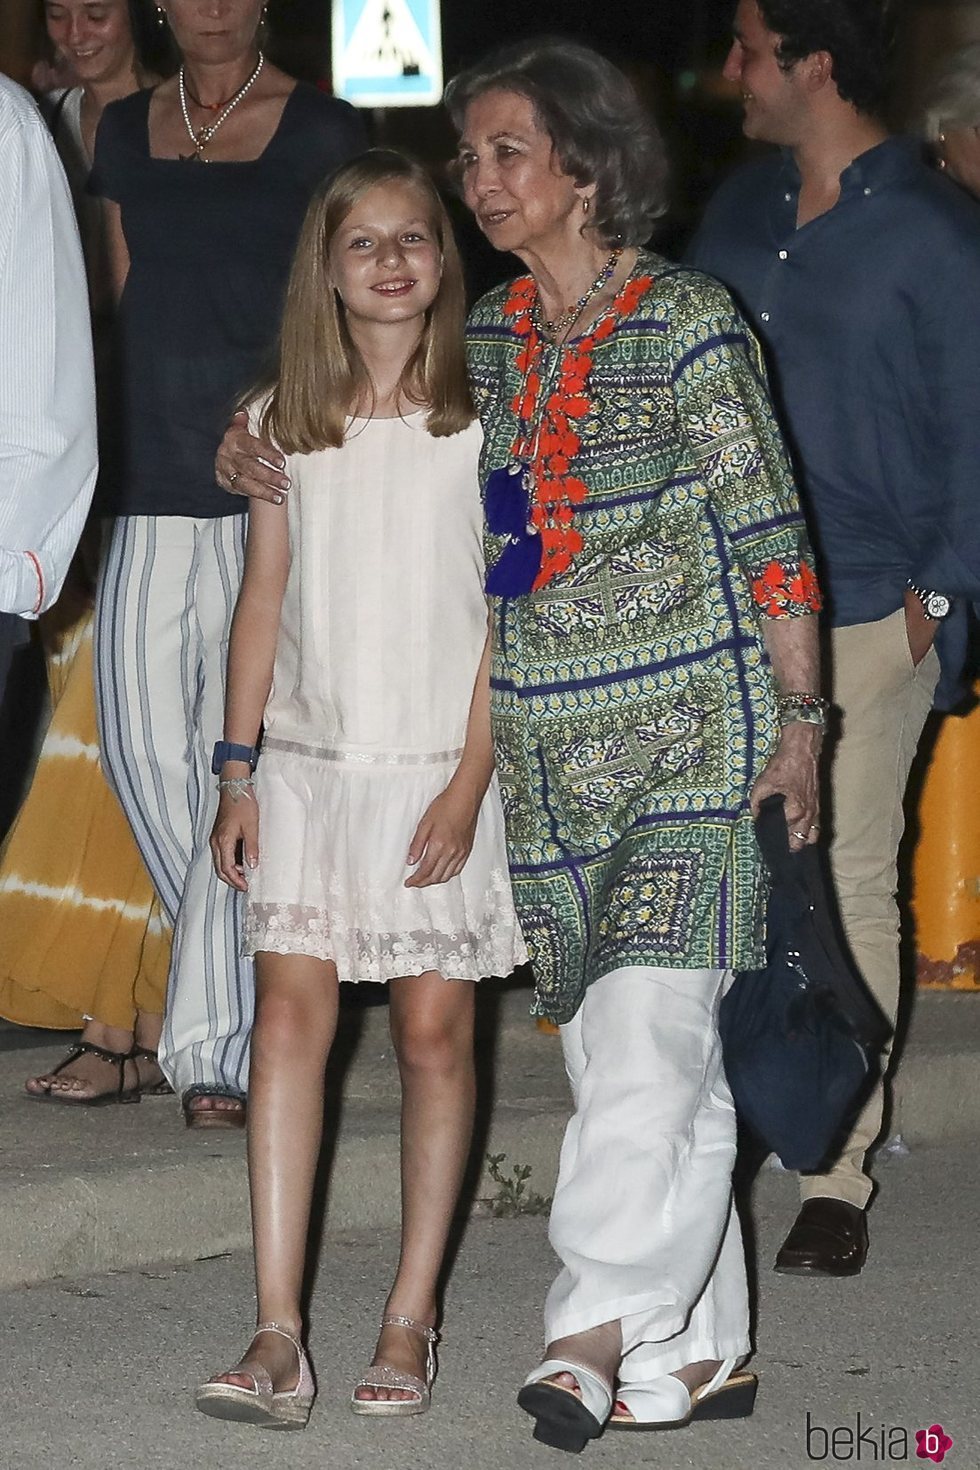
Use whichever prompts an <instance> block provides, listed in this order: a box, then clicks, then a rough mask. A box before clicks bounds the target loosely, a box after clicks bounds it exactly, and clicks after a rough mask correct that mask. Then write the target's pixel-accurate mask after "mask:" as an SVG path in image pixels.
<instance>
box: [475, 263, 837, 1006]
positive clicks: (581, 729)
mask: <svg viewBox="0 0 980 1470" xmlns="http://www.w3.org/2000/svg"><path fill="white" fill-rule="evenodd" d="M638 275H650V276H652V277H653V282H652V284H651V285H650V286H649V288H648V289H647V291H646V292H645V294H644V295H642V296H641V297H640V300H639V304H638V305H637V307H636V308H635V310H633V311H631V312H629V314H628V315H627V316H626V317H624V318H622V319H621V320H620V321H619V322H618V324H617V326H616V329H615V331H614V332H612V334H611V335H610V336H608V337H607V338H606V339H605V340H604V341H602V342H600V343H599V344H597V346H596V348H595V349H594V354H593V362H594V365H593V367H592V370H591V373H590V375H589V378H588V390H587V391H588V396H589V398H590V400H591V409H590V411H589V413H588V414H587V415H586V416H585V417H584V418H583V419H581V420H580V421H579V422H578V423H577V425H576V429H577V432H578V434H579V436H580V438H581V447H580V450H579V453H578V454H577V456H576V458H575V460H574V463H573V465H572V472H573V473H574V474H575V475H576V476H578V477H579V478H580V479H581V480H583V481H584V482H585V485H586V486H587V496H586V499H585V500H584V501H583V502H582V503H581V504H580V505H578V506H577V507H576V509H575V525H576V527H577V528H578V529H579V530H580V531H581V533H582V536H583V538H584V548H583V550H582V551H580V552H579V553H578V555H577V556H576V557H575V559H574V561H573V564H572V566H571V568H570V569H569V570H568V571H567V572H564V573H562V574H560V575H559V576H557V577H556V578H555V579H554V580H552V581H550V582H549V583H548V584H547V585H546V586H544V587H543V588H541V589H540V590H539V591H536V592H531V593H529V594H528V595H527V596H523V597H516V598H508V599H493V613H494V649H493V663H492V670H491V711H492V722H493V735H494V748H495V754H496V761H497V772H498V776H499V780H500V785H501V791H502V795H503V800H504V811H505V816H506V822H507V838H508V847H509V858H510V864H511V875H512V878H513V883H514V892H515V897H516V901H517V907H518V912H519V914H520V918H521V923H522V926H523V929H524V935H525V938H526V940H527V942H528V946H529V948H530V950H531V954H532V958H533V962H534V970H535V975H536V978H537V991H536V998H535V1010H536V1011H537V1012H538V1013H539V1014H544V1015H547V1016H550V1017H552V1018H553V1019H554V1020H556V1021H558V1022H565V1021H567V1020H569V1019H570V1018H571V1017H572V1016H573V1015H574V1013H575V1011H576V1010H577V1009H578V1006H579V1005H580V1003H581V1000H582V997H583V994H584V992H585V988H586V986H588V985H589V984H590V983H591V982H592V981H593V980H595V979H598V978H599V977H600V976H602V975H604V974H607V973H608V972H609V971H611V970H614V969H616V968H618V967H619V966H623V965H650V966H656V967H663V968H679V969H685V968H687V969H691V968H702V967H711V968H729V967H731V968H748V967H751V966H755V965H757V964H759V963H760V962H761V961H762V959H763V951H764V917H763V913H764V900H765V882H764V878H763V873H762V868H761V858H760V855H759V852H758V849H757V847H756V843H755V838H754V834H753V828H752V818H751V814H750V811H749V794H750V791H751V789H752V786H753V784H754V782H755V780H756V779H757V777H758V776H759V774H760V773H761V771H762V769H763V767H764V766H765V764H766V762H767V761H768V759H769V757H770V756H771V754H772V752H773V750H774V748H775V745H776V742H777V740H778V736H779V725H778V719H777V712H776V698H775V685H774V681H773V676H772V671H771V668H770V665H769V661H768V658H767V656H766V653H765V650H764V646H763V642H762V634H761V627H762V618H763V617H764V616H766V615H772V616H776V615H782V616H786V615H790V614H793V613H806V612H809V611H812V610H813V607H814V605H815V586H814V584H812V580H811V579H810V575H809V572H808V569H807V562H808V559H809V555H810V553H809V548H808V545H807V540H806V532H805V529H804V525H803V520H802V516H801V513H800V507H799V503H798V500H797V495H796V491H795V489H794V485H793V481H792V478H791V475H790V471H789V467H788V464H787V460H786V455H785V452H784V449H783V445H782V442H781V439H780V436H779V431H778V429H777V426H776V423H775V420H774V417H773V412H772V408H771V406H770V402H769V397H768V393H767V390H766V384H765V378H764V372H763V368H762V363H761V356H760V353H759V349H758V346H757V344H756V342H755V340H754V338H753V337H752V336H751V333H750V332H749V329H748V328H747V327H746V325H745V324H744V322H743V321H742V319H741V317H740V316H739V315H738V313H737V311H736V309H735V307H734V306H733V304H732V301H731V298H730V296H729V295H728V293H727V292H726V291H725V290H724V288H723V287H721V286H719V285H718V284H717V283H716V282H715V281H713V280H711V279H709V278H708V277H705V276H701V275H699V274H697V273H695V272H692V271H689V270H683V269H679V268H677V267H674V266H672V265H670V264H669V263H668V262H667V261H665V260H663V259H661V258H660V257H658V256H656V255H651V254H649V253H646V252H643V253H641V255H640V258H639V260H638V262H637V265H636V267H635V269H634V272H633V277H634V279H635V278H636V277H637V276H638ZM511 289H512V288H511V287H509V286H503V287H501V288H498V289H497V290H496V291H493V292H491V293H490V294H489V295H488V296H485V297H484V298H483V299H482V301H480V302H479V303H478V304H477V306H476V307H475V309H474V310H473V312H472V314H471V317H470V322H469V328H468V343H469V347H468V354H469V364H470V372H471V377H472V381H473V385H474V391H475V393H476V397H477V404H478V408H479V411H480V416H481V419H482V421H483V427H484V433H485V442H484V449H483V459H482V463H481V477H482V479H483V481H484V482H485V480H486V477H487V475H488V474H489V473H490V471H491V470H493V469H495V468H497V467H499V466H501V465H504V464H506V463H507V461H508V458H509V455H510V450H511V445H512V442H513V440H514V437H515V428H516V415H515V410H514V399H515V395H516V394H517V393H518V390H519V388H520V384H521V374H520V373H519V371H518V369H517V367H516V365H515V359H516V357H517V355H518V352H519V351H520V349H521V347H522V345H523V343H522V341H521V340H520V339H519V338H518V337H517V335H516V334H515V331H514V326H513V319H512V317H508V316H507V315H505V313H504V304H505V302H506V301H507V299H508V296H509V294H510V291H511ZM555 350H556V349H554V348H550V347H549V348H548V349H547V351H548V352H554V351H555ZM542 372H543V375H544V374H546V372H547V367H546V366H545V367H544V368H543V370H542ZM503 545H504V542H503V541H502V540H500V539H498V538H496V537H493V536H490V535H489V534H488V537H487V562H488V565H492V564H493V563H494V562H495V560H496V559H497V558H498V557H499V556H500V554H501V550H502V548H503ZM801 570H802V585H803V586H804V589H806V588H808V587H812V588H814V591H813V593H812V594H811V595H810V596H809V598H808V597H807V596H806V595H802V596H801V595H799V588H800V585H801ZM787 589H790V590H789V591H787Z"/></svg>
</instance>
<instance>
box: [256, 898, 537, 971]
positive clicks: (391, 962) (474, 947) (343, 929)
mask: <svg viewBox="0 0 980 1470" xmlns="http://www.w3.org/2000/svg"><path fill="white" fill-rule="evenodd" d="M259 952H265V953H271V954H302V955H310V956H312V957H313V958H314V959H319V960H332V961H333V962H334V964H335V965H336V966H337V976H338V979H339V980H341V981H344V982H347V981H352V982H358V981H368V982H374V983H376V984H384V982H385V981H386V980H393V979H397V978H398V977H399V976H402V975H422V974H424V973H425V972H426V971H428V970H436V971H438V973H439V974H440V975H444V976H445V977H446V979H449V980H482V979H485V978H486V977H488V976H491V975H502V976H506V975H509V974H510V973H511V971H512V970H513V969H514V968H515V967H516V966H517V965H519V964H522V963H523V962H524V959H525V957H526V956H525V950H524V946H523V943H522V941H521V938H520V934H519V931H518V930H517V927H516V924H515V922H514V920H513V917H512V915H508V914H507V913H506V912H500V913H497V914H493V915H488V916H487V917H486V919H485V921H484V923H483V924H482V925H481V926H480V929H479V931H478V932H474V931H473V930H472V929H463V930H460V931H458V932H456V933H452V934H446V933H443V932H441V931H438V930H431V929H415V930H406V931H399V932H397V933H385V932H382V931H378V930H369V929H363V928H358V927H356V926H352V925H349V924H346V923H344V922H343V920H338V919H337V918H336V917H335V916H331V915H328V914H327V913H325V912H324V911H323V910H322V909H316V908H307V907H304V906H302V905H298V904H290V903H257V904H249V905H247V906H246V914H245V939H244V944H243V953H244V954H246V955H254V954H256V953H259Z"/></svg>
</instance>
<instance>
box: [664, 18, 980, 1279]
mask: <svg viewBox="0 0 980 1470" xmlns="http://www.w3.org/2000/svg"><path fill="white" fill-rule="evenodd" d="M892 8H893V7H892V6H891V5H889V3H888V0H739V4H738V8H737V11H736V16H735V42H734V45H733V47H732V50H731V53H730V55H729V58H728V61H727V63H726V66H725V75H726V76H727V77H728V78H729V80H731V81H735V82H737V83H738V84H739V85H740V87H741V90H742V98H743V103H744V108H745V123H744V126H745V132H746V134H747V136H748V137H750V138H754V139H758V140H760V141H764V142H768V143H776V144H779V145H781V152H779V153H774V154H772V155H770V156H768V157H766V158H764V159H763V160H762V161H760V162H758V163H755V164H752V165H749V166H748V167H747V168H745V169H743V170H742V171H740V172H739V173H737V174H736V175H735V176H734V177H733V178H731V179H730V180H729V181H728V182H727V183H726V184H725V185H723V187H722V188H721V190H720V191H719V193H718V194H717V195H716V197H715V198H714V200H713V201H712V202H711V204H710V206H709V208H708V211H707V214H706V216H705V219H704V222H703V225H702V227H701V230H700V231H699V233H698V236H697V238H696V240H695V241H694V244H693V246H692V250H691V260H692V263H693V264H695V265H697V266H698V267H699V268H701V269H703V270H706V271H708V272H709V273H710V274H712V275H715V276H718V277H719V278H720V279H721V280H722V281H724V282H725V283H726V285H728V286H729V287H730V288H731V290H732V291H733V293H734V294H735V296H736V298H737V299H738V300H739V302H740V304H741V305H742V307H743V308H744V309H745V310H746V311H747V313H748V315H749V317H750V319H751V320H752V322H753V323H754V325H755V327H756V330H757V331H758V333H759V335H760V337H761V338H762V340H763V342H764V344H765V346H766V348H767V355H768V359H769V366H770V370H771V373H772V377H773V386H774V389H775V393H776V398H777V403H778V404H779V406H780V408H781V411H782V418H783V424H784V428H785V429H786V430H787V434H788V438H789V442H790V447H791V450H792V453H793V455H794V458H795V463H796V468H797V472H798V475H799V478H800V483H801V487H802V490H803V493H804V503H805V505H806V508H807V512H808V516H809V520H810V524H811V530H812V532H813V533H814V537H815V541H816V545H817V550H818V556H819V561H820V567H819V570H820V575H821V581H822V584H823V588H824V591H825V594H826V598H827V615H828V622H829V625H830V629H829V632H830V657H831V670H830V674H831V680H832V693H833V699H834V703H835V704H836V705H837V706H838V707H839V709H840V710H841V712H842V721H843V723H842V733H841V737H840V740H839V741H838V744H837V746H836V749H835V752H834V759H833V766H832V772H831V779H832V796H833V814H832V815H833V823H834V832H833V839H832V843H831V858H832V862H833V868H834V876H835V880H836V883H837V888H838V894H839V898H840V904H841V912H842V916H843V920H844V926H845V929H846V931H847V936H848V939H849V941H850V944H851V947H852V950H853V952H854V955H855V957H856V959H857V961H858V963H859V964H860V966H861V968H862V970H863V972H864V975H865V978H866V979H867V981H868V983H869V985H870V986H871V988H872V990H873V991H874V992H875V994H876V996H877V997H878V1000H879V1002H880V1003H881V1005H882V1006H883V1008H884V1010H885V1011H886V1013H887V1014H889V1015H890V1016H891V1017H892V1018H893V1019H894V1016H895V1012H896V1009H897V1005H898V990H899V963H898V907H897V903H896V898H895V891H896V887H897V852H898V845H899V841H900V838H901V835H902V829H903V815H902V798H903V796H904V793H905V787H906V783H907V780H908V774H909V768H910V765H911V762H912V758H913V756H914V754H915V750H916V746H917V744H918V741H919V738H920V736H921V733H922V728H923V725H924V722H925V719H926V716H927V714H928V712H929V710H930V708H931V707H932V705H933V703H934V700H935V698H936V693H937V686H938V687H939V699H938V701H937V702H939V703H940V704H943V703H948V702H949V700H950V699H951V698H954V697H955V691H956V687H957V681H958V678H959V675H960V673H961V671H962V665H963V660H964V652H965V622H966V613H967V605H968V603H969V602H971V601H977V600H980V513H978V512H980V503H978V502H980V496H978V488H980V402H978V393H980V210H978V209H977V206H976V204H975V203H973V202H972V201H970V200H969V199H968V198H967V197H966V196H965V195H961V194H960V193H959V192H958V191H957V190H956V189H955V187H954V186H952V185H951V184H949V183H948V181H945V180H943V179H942V178H941V177H939V176H938V175H937V174H934V173H933V171H932V170H930V169H929V168H928V167H927V166H926V164H925V163H924V162H923V161H922V160H921V158H920V156H919V152H918V150H917V148H916V147H915V146H914V145H913V144H912V143H910V142H909V141H908V140H905V139H901V138H896V137H890V136H889V134H888V130H887V128H886V126H885V124H884V123H883V122H882V121H881V108H882V102H883V98H884V93H885V85H886V77H887V60H888V55H889V51H890V45H891V35H890V26H889V11H890V10H891V9H892ZM816 835H817V834H816V833H815V832H814V833H811V839H812V840H815V839H816ZM882 1103H883V1095H882V1090H881V1088H880V1087H879V1088H878V1089H877V1090H876V1093H875V1095H874V1096H873V1097H872V1099H871V1100H870V1102H869V1103H868V1105H867V1107H866V1108H865V1110H864V1112H863V1113H862V1115H861V1117H860V1119H859V1121H858V1123H857V1124H856V1126H855V1129H854V1131H853V1133H852V1135H851V1137H850V1139H849V1140H848V1142H847V1144H846V1146H845V1148H844V1150H843V1153H842V1155H841V1157H840V1159H839V1160H838V1162H837V1163H836V1164H835V1165H834V1166H833V1167H832V1168H831V1169H830V1170H829V1171H828V1172H827V1173H826V1174H821V1175H809V1176H805V1177H804V1178H803V1179H802V1181H801V1185H802V1188H801V1194H802V1199H803V1207H802V1209H801V1211H800V1214H799V1216H798V1218H797V1220H796V1223H795V1225H794V1226H793V1229H792V1230H791V1232H790V1234H789V1236H788V1238H787V1240H786V1241H785V1243H784V1245H783V1247H782V1249H781V1250H780V1252H779V1255H778V1256H777V1259H776V1269H777V1270H782V1271H787V1272H792V1273H794V1274H803V1275H834V1276H846V1275H856V1274H857V1272H859V1271H860V1270H861V1268H862V1266H863V1265H864V1261H865V1257H866V1254H867V1245H868V1240H867V1225H866V1218H865V1209H866V1206H867V1203H868V1200H869V1198H870V1195H871V1190H872V1185H871V1181H870V1179H869V1178H868V1177H867V1175H866V1173H865V1165H864V1161H865V1154H866V1152H867V1150H868V1149H869V1148H870V1147H871V1145H872V1143H873V1142H874V1140H875V1138H876V1137H877V1135H878V1133H879V1132H880V1129H881V1119H882Z"/></svg>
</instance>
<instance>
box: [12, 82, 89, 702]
mask: <svg viewBox="0 0 980 1470" xmlns="http://www.w3.org/2000/svg"><path fill="white" fill-rule="evenodd" d="M97 468H98V458H97V451H96V424H95V379H94V375H93V368H92V337H91V330H90V327H89V317H88V293H87V290H86V285H85V267H84V265H83V263H82V251H81V245H80V243H79V238H78V227H77V225H76V223H75V211H74V209H73V208H72V202H71V197H70V195H69V192H68V185H67V183H66V181H65V176H64V172H63V170H62V167H61V163H60V161H59V159H58V155H57V153H56V152H55V148H54V144H53V143H52V141H51V137H50V134H49V133H48V129H47V127H46V126H45V123H44V121H43V119H42V118H41V115H40V113H39V112H38V110H37V107H36V106H35V105H34V103H33V102H32V100H31V98H30V97H29V96H28V94H27V93H26V92H25V91H24V90H23V88H22V87H19V86H17V84H16V83H15V82H12V81H11V80H10V78H9V77H5V76H3V75H0V697H2V694H3V688H4V685H5V684H6V679H7V672H8V669H9V665H10V658H11V654H12V652H13V649H14V648H15V647H16V646H17V644H18V643H20V642H23V641H24V640H25V638H26V633H27V628H26V623H25V621H24V620H25V619H26V620H30V619H33V618H36V617H37V616H38V614H39V613H42V612H45V611H46V609H47V608H49V607H51V605H52V604H53V603H54V602H55V600H56V599H57V596H58V593H59V592H60V590H61V584H62V582H63V581H64V579H65V573H66V572H67V571H68V565H69V563H70V561H71V559H72V556H73V555H74V552H75V547H76V546H77V544H78V539H79V537H80V535H81V533H82V527H83V526H84V524H85V517H86V515H87V514H88V508H89V504H90V502H91V499H92V493H93V491H94V489H95V476H96V470H97Z"/></svg>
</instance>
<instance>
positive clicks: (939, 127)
mask: <svg viewBox="0 0 980 1470" xmlns="http://www.w3.org/2000/svg"><path fill="white" fill-rule="evenodd" d="M976 127H980V41H976V42H974V43H973V44H972V45H969V46H963V47H961V48H960V50H958V51H953V52H951V53H950V55H949V56H947V57H946V58H945V60H944V61H943V62H942V64H941V65H940V67H939V69H938V70H937V71H936V73H935V75H934V76H933V79H932V82H931V84H930V86H929V89H928V91H927V92H926V97H925V105H924V107H923V109H922V131H923V132H924V133H925V136H926V137H927V138H928V139H929V141H930V142H932V143H936V142H938V140H939V135H940V133H942V132H943V131H945V130H946V129H952V128H976Z"/></svg>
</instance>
